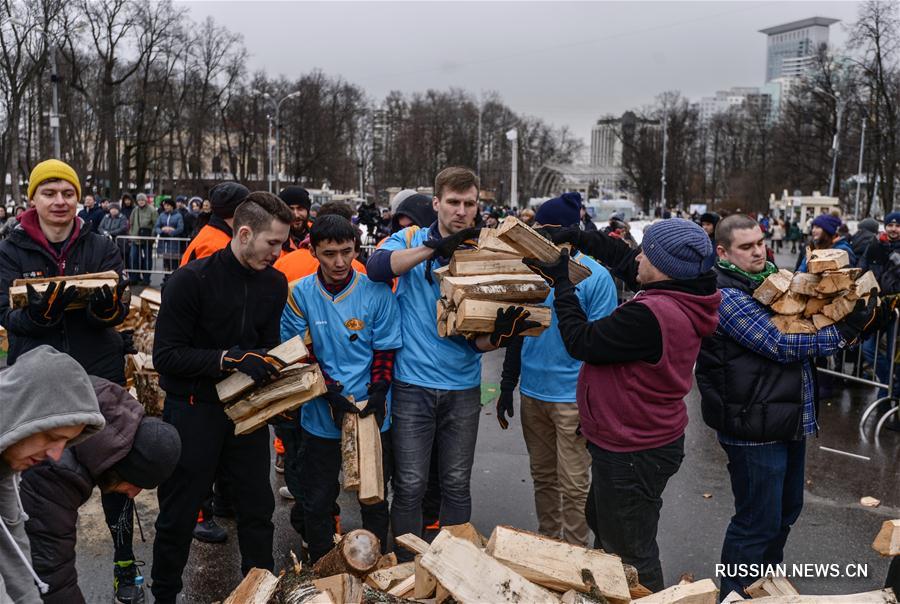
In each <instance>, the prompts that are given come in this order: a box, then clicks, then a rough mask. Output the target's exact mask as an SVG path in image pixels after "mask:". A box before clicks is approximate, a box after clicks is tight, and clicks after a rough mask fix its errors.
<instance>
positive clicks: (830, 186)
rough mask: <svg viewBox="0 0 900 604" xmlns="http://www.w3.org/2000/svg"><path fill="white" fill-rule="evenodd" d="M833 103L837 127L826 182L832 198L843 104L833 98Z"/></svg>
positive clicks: (837, 98)
mask: <svg viewBox="0 0 900 604" xmlns="http://www.w3.org/2000/svg"><path fill="white" fill-rule="evenodd" d="M835 103H837V125H836V127H835V131H834V139H833V140H832V142H831V150H832V158H831V180H830V181H829V182H828V196H829V197H834V179H835V177H836V175H837V158H838V145H839V144H840V137H841V116H843V115H844V104H845V103H841V102H840V101H839V97H838V96H835Z"/></svg>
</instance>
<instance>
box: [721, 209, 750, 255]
mask: <svg viewBox="0 0 900 604" xmlns="http://www.w3.org/2000/svg"><path fill="white" fill-rule="evenodd" d="M758 226H759V223H758V222H757V221H756V219H755V218H753V217H751V216H748V215H746V214H732V215H731V216H726V217H725V218H723V219H722V220H720V221H719V224H717V225H716V244H717V245H721V246H722V247H724V248H725V249H728V248H730V247H731V244H732V243H733V242H734V237H733V236H732V234H733V233H734V231H741V230H744V229H752V228H754V227H758Z"/></svg>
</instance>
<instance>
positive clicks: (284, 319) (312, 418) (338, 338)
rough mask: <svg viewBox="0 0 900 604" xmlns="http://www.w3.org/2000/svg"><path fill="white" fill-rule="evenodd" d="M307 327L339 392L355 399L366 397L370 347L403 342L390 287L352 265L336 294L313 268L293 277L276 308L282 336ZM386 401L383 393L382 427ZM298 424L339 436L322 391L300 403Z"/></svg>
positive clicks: (387, 422)
mask: <svg viewBox="0 0 900 604" xmlns="http://www.w3.org/2000/svg"><path fill="white" fill-rule="evenodd" d="M307 332H308V333H309V336H310V338H311V339H312V343H313V351H314V352H315V355H316V359H317V360H318V361H319V365H320V366H321V367H322V369H324V370H325V373H327V374H328V375H329V376H330V377H331V378H332V379H333V380H335V381H337V382H340V383H341V384H343V385H344V390H343V391H342V392H341V394H343V395H344V396H347V397H349V396H353V398H354V399H355V400H357V401H364V400H366V399H367V398H368V391H367V384H368V383H369V381H370V379H371V369H372V351H374V350H395V349H397V348H400V347H401V346H402V344H403V340H402V338H401V334H400V315H399V312H398V308H397V301H396V300H395V299H394V295H393V294H392V293H391V288H390V287H388V286H387V285H385V284H383V283H375V282H373V281H370V280H369V278H368V277H366V276H365V275H363V274H361V273H358V272H356V271H354V273H353V277H352V278H351V280H350V283H349V284H348V285H347V287H345V288H344V290H343V291H341V292H340V293H338V294H337V295H336V296H333V295H331V293H329V292H328V290H326V289H325V288H324V287H323V286H322V284H321V283H320V281H319V277H318V275H317V274H312V275H309V276H308V277H304V278H303V279H300V280H299V281H297V282H295V285H294V286H293V287H292V288H291V292H290V294H289V295H288V303H287V306H285V307H284V311H283V312H282V313H281V339H282V341H285V340H288V339H290V338H292V337H294V336H296V335H299V336H301V337H306V334H307ZM390 404H391V398H390V393H388V399H387V416H386V418H385V420H384V425H383V426H382V427H381V430H382V431H385V430H387V429H388V428H389V427H390V425H391V421H390V417H391V407H390ZM300 425H301V426H303V428H304V429H305V430H306V431H307V432H310V433H312V434H314V435H315V436H318V437H321V438H333V439H337V438H340V437H341V432H340V430H338V429H337V427H336V426H335V425H334V421H333V420H332V418H331V410H330V409H329V408H328V403H327V402H326V401H325V399H323V398H321V397H320V398H315V399H313V400H311V401H309V402H308V403H306V404H305V405H303V407H301V414H300Z"/></svg>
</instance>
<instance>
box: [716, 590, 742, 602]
mask: <svg viewBox="0 0 900 604" xmlns="http://www.w3.org/2000/svg"><path fill="white" fill-rule="evenodd" d="M743 601H744V597H743V596H741V594H739V593H738V592H736V591H733V592H731V593H730V594H728V595H727V596H725V598H724V599H723V600H722V601H721V602H720V603H719V604H734V602H743Z"/></svg>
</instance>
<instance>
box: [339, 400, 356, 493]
mask: <svg viewBox="0 0 900 604" xmlns="http://www.w3.org/2000/svg"><path fill="white" fill-rule="evenodd" d="M358 431H359V416H358V415H357V414H355V413H345V414H344V420H343V423H342V425H341V474H343V476H344V490H345V491H358V490H359V443H358V438H359V437H358Z"/></svg>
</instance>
